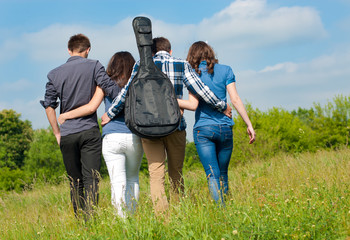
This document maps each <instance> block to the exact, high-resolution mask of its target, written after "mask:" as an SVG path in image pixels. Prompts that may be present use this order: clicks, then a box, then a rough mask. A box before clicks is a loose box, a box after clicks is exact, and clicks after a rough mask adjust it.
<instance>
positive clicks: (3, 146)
mask: <svg viewBox="0 0 350 240" xmlns="http://www.w3.org/2000/svg"><path fill="white" fill-rule="evenodd" d="M20 116H21V114H18V113H16V112H15V111H14V110H11V109H10V110H7V109H4V110H2V111H0V167H9V168H11V169H16V168H20V167H22V166H23V161H24V158H25V152H26V151H27V150H28V149H29V145H30V142H31V140H32V134H33V133H32V127H31V123H30V122H29V121H28V120H26V121H22V120H20Z"/></svg>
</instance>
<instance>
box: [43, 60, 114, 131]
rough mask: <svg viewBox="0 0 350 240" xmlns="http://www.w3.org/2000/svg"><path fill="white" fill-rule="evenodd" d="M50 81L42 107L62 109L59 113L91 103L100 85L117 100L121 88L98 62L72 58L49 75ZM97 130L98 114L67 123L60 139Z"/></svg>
mask: <svg viewBox="0 0 350 240" xmlns="http://www.w3.org/2000/svg"><path fill="white" fill-rule="evenodd" d="M47 78H48V80H49V81H48V82H47V84H46V92H45V100H44V101H40V103H41V105H42V106H43V107H44V108H45V109H46V108H47V107H52V108H54V109H55V108H56V107H57V106H58V105H60V113H64V112H68V111H70V110H73V109H75V108H78V107H80V106H82V105H85V104H87V103H89V101H90V100H91V98H92V96H93V95H94V93H95V90H96V86H97V85H98V86H100V87H101V88H102V89H103V90H104V92H105V94H106V95H107V96H110V97H111V98H115V97H116V96H117V95H118V93H119V91H120V87H119V86H118V85H117V84H116V83H115V82H114V81H113V80H111V79H110V78H109V76H108V75H107V73H106V71H105V68H104V67H103V66H102V64H101V63H100V62H99V61H97V60H91V59H87V58H83V57H80V56H73V57H70V58H69V59H68V61H67V62H66V63H65V64H63V65H61V66H59V67H57V68H55V69H53V70H52V71H50V72H49V73H48V75H47ZM58 99H59V102H58ZM97 126H98V123H97V115H96V112H95V113H93V114H91V115H89V116H85V117H81V118H75V119H70V120H67V121H65V122H64V123H63V124H62V125H61V126H60V131H61V136H66V135H69V134H73V133H78V132H81V131H84V130H88V129H91V128H93V127H97Z"/></svg>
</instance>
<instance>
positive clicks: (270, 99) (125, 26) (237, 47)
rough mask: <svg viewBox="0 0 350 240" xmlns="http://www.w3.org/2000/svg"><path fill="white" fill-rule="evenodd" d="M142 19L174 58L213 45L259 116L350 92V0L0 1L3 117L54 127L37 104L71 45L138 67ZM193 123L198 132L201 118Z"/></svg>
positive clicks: (102, 58) (104, 60) (188, 115)
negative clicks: (78, 38) (12, 114)
mask: <svg viewBox="0 0 350 240" xmlns="http://www.w3.org/2000/svg"><path fill="white" fill-rule="evenodd" d="M213 3H215V4H213ZM136 16H147V17H149V18H150V19H151V20H152V24H153V36H154V37H156V36H165V37H167V38H168V39H169V40H170V41H171V43H172V48H173V56H175V57H180V58H185V57H186V55H187V51H188V48H189V47H190V45H191V44H192V43H193V42H194V41H198V40H204V41H208V43H209V44H210V45H211V46H212V47H213V48H214V50H215V52H216V53H217V57H218V59H219V62H220V63H222V64H226V65H230V66H231V67H232V68H233V70H234V73H235V75H236V79H237V89H238V93H239V95H240V96H241V98H242V100H243V101H244V102H249V103H251V104H252V106H253V107H256V108H259V109H260V110H267V109H270V108H272V107H282V108H284V109H287V110H293V109H297V108H298V107H304V108H310V107H312V106H313V103H314V102H317V103H321V104H323V103H326V102H327V101H328V100H332V99H333V97H334V96H335V95H338V94H343V95H349V93H350V79H349V77H350V67H349V66H350V0H333V1H330V0H293V1H292V0H283V1H277V0H271V1H270V0H266V1H265V0H236V1H226V0H216V1H209V0H201V1H196V0H192V1H184V0H177V1H167V0H163V1H159V0H154V1H142V0H135V1H133V0H120V1H118V0H115V1H112V0H101V1H90V0H70V1H66V0H59V1H58V0H57V1H53V0H41V1H38V0H31V1H27V0H0V73H1V75H0V110H2V109H14V110H15V111H17V112H18V113H21V114H22V119H28V120H30V121H31V122H32V126H33V128H46V127H48V121H47V119H46V116H45V113H44V109H43V108H42V107H41V106H40V104H39V100H41V99H43V96H44V91H45V83H46V81H47V78H46V75H47V73H48V72H49V71H50V70H51V69H53V68H55V67H56V66H58V65H60V64H62V63H64V62H65V61H66V60H67V58H68V57H69V55H68V53H67V49H66V48H67V41H68V39H69V37H70V36H71V35H73V34H76V33H80V32H81V33H84V34H86V35H87V36H89V38H90V41H91V43H92V51H91V53H90V55H89V58H92V59H99V60H100V61H101V62H102V64H104V65H106V64H107V63H108V60H109V58H110V57H111V56H112V55H113V53H114V52H116V51H121V50H128V51H130V52H131V53H132V54H133V55H134V57H135V58H136V59H138V52H137V48H136V42H135V37H134V34H133V31H132V26H131V21H132V19H133V18H134V17H136ZM101 112H102V108H100V109H99V113H101ZM99 115H101V114H99ZM185 116H186V118H187V119H188V120H189V121H188V122H189V124H188V125H189V126H190V127H189V129H188V130H189V131H191V129H192V128H191V125H192V124H193V114H191V113H186V115H185ZM189 135H191V134H189ZM189 138H190V139H191V137H189Z"/></svg>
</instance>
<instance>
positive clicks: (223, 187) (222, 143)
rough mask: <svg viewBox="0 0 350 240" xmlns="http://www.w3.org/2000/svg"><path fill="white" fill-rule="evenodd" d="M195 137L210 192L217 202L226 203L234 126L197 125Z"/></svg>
mask: <svg viewBox="0 0 350 240" xmlns="http://www.w3.org/2000/svg"><path fill="white" fill-rule="evenodd" d="M193 137H194V143H195V144H196V148H197V152H198V155H199V158H200V161H201V163H202V165H203V167H204V170H205V173H206V175H207V179H208V186H209V191H210V194H211V195H212V197H213V198H214V200H215V201H216V202H221V203H224V200H223V193H227V191H228V176H227V169H228V165H229V163H230V159H231V154H232V148H233V139H232V127H231V126H228V125H208V126H202V127H197V128H195V129H193ZM220 182H221V184H220Z"/></svg>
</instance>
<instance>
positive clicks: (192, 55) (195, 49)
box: [187, 41, 219, 75]
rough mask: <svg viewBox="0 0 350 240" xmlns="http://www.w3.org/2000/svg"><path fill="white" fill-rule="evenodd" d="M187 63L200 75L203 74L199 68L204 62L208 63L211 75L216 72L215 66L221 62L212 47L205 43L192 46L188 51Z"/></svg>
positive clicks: (196, 43) (201, 42) (199, 42)
mask: <svg viewBox="0 0 350 240" xmlns="http://www.w3.org/2000/svg"><path fill="white" fill-rule="evenodd" d="M187 61H188V62H189V63H190V64H191V66H192V67H193V68H194V70H195V71H196V72H197V73H198V74H199V75H201V74H202V73H201V71H200V70H199V68H198V67H199V64H200V63H201V62H202V61H207V69H208V73H210V74H212V73H213V72H214V65H215V64H216V63H218V62H219V61H218V59H216V57H215V52H214V50H213V49H212V47H210V46H209V45H208V44H207V43H205V42H203V41H198V42H195V43H193V44H192V46H191V47H190V49H189V50H188V54H187Z"/></svg>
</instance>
